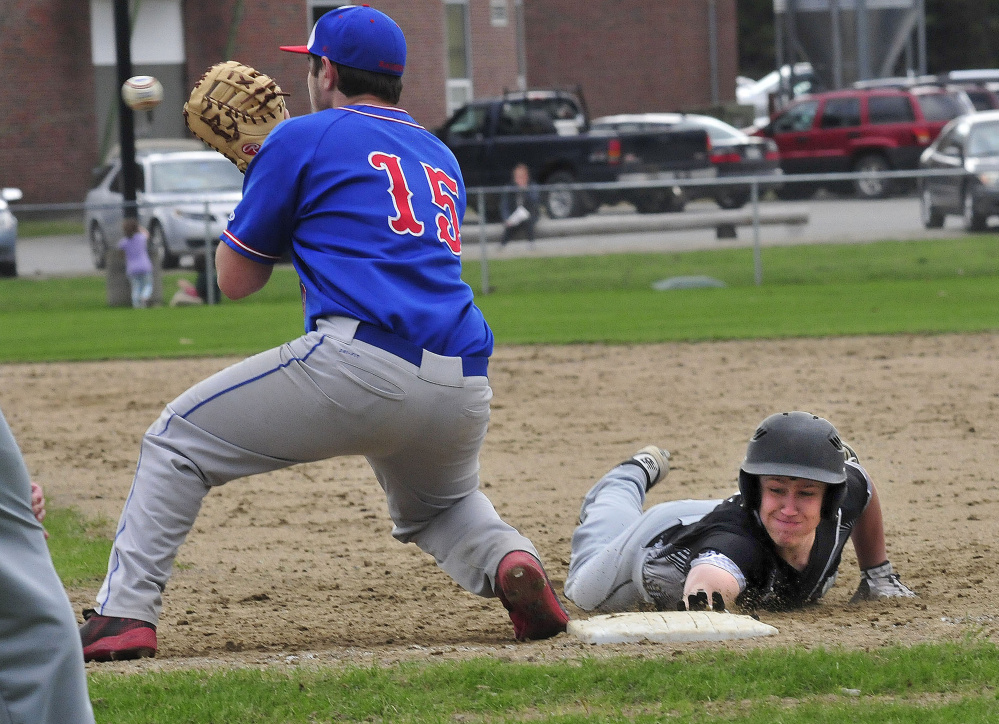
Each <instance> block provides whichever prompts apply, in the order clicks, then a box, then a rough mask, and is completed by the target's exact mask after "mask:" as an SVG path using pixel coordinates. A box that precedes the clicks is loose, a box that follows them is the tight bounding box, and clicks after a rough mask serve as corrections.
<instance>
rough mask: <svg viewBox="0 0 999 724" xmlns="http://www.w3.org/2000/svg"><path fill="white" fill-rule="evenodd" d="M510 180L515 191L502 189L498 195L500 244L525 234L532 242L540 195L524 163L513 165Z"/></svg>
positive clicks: (503, 244) (539, 206)
mask: <svg viewBox="0 0 999 724" xmlns="http://www.w3.org/2000/svg"><path fill="white" fill-rule="evenodd" d="M511 180H512V181H513V184H514V185H515V186H517V190H516V191H504V192H503V193H502V194H501V195H500V216H501V218H502V219H503V238H502V239H501V241H500V245H501V246H506V245H507V244H508V243H509V242H510V241H511V240H512V239H514V238H515V237H519V236H526V237H527V240H528V242H530V243H531V244H533V243H534V225H535V224H536V223H537V221H538V214H539V211H540V208H541V195H540V194H539V193H538V189H537V188H536V187H535V186H532V185H531V172H530V170H529V169H528V168H527V164H526V163H518V164H517V165H516V166H514V167H513V172H512V173H511Z"/></svg>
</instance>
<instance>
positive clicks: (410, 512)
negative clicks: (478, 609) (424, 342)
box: [97, 322, 535, 623]
mask: <svg viewBox="0 0 999 724" xmlns="http://www.w3.org/2000/svg"><path fill="white" fill-rule="evenodd" d="M353 324H354V325H356V322H354V323H353ZM320 328H321V330H323V331H324V332H326V334H323V333H320V332H314V333H310V334H307V335H305V336H304V337H301V338H299V339H297V340H294V341H292V342H290V343H289V344H286V345H282V346H281V347H278V348H276V349H273V350H269V351H267V352H264V353H262V354H260V355H256V356H255V357H251V358H249V359H248V360H244V361H243V362H240V363H238V364H236V365H234V366H232V367H230V368H228V369H226V370H223V371H222V372H220V373H218V374H216V375H214V376H212V377H210V378H209V379H207V380H205V381H204V382H201V383H199V384H197V385H195V386H194V387H192V388H191V389H190V390H188V391H187V392H185V393H184V394H183V395H181V396H180V397H179V398H177V399H176V400H175V401H174V402H172V403H170V405H168V406H167V409H166V410H165V411H164V413H163V415H162V416H161V418H160V420H159V421H157V423H155V424H154V425H153V426H152V427H151V428H150V429H149V431H148V432H147V433H146V435H145V437H144V439H143V444H142V451H141V455H140V459H139V463H138V466H137V468H136V475H135V478H134V480H133V484H132V490H131V492H130V494H129V497H128V500H127V501H126V504H125V508H124V510H123V512H122V517H121V521H120V523H119V527H118V533H117V535H116V538H115V543H114V547H113V549H112V553H111V559H110V561H109V567H108V575H107V577H106V578H105V582H104V585H103V586H102V588H101V591H100V593H99V594H98V598H97V601H98V604H99V608H98V612H99V613H101V614H103V615H110V616H125V617H128V618H137V619H141V620H144V621H150V622H152V623H156V621H157V620H158V617H159V612H160V609H161V605H162V604H161V593H162V591H163V589H164V588H165V586H166V583H167V580H168V578H169V576H170V571H171V568H172V564H173V560H174V557H175V555H176V553H177V549H178V548H179V546H180V545H181V544H182V543H183V541H184V539H185V538H186V536H187V534H188V532H189V531H190V528H191V526H192V525H193V524H194V520H195V518H196V517H197V514H198V511H199V510H200V507H201V502H202V500H203V498H204V496H205V495H206V494H207V492H208V490H209V489H210V487H211V486H214V485H221V484H223V483H226V482H228V481H230V480H233V479H235V478H238V477H243V476H246V475H252V474H255V473H260V472H266V471H269V470H275V469H278V468H282V467H287V466H289V465H293V464H295V463H299V462H307V461H314V460H322V459H326V458H330V457H335V456H339V455H364V456H366V457H367V459H368V460H369V462H370V463H371V465H372V466H373V468H374V469H375V472H376V475H377V477H378V479H379V482H380V483H381V485H382V487H383V488H384V489H385V492H386V495H387V498H388V506H389V512H390V514H391V515H392V518H393V520H394V521H395V523H396V530H395V531H394V535H395V536H396V537H397V538H399V539H400V540H402V541H409V540H412V541H413V542H415V543H417V544H418V545H420V547H421V548H423V549H424V550H426V551H428V552H430V553H431V554H433V555H434V557H435V558H436V559H437V561H438V563H439V564H440V565H441V566H442V567H443V568H444V569H445V570H446V571H447V572H448V573H449V574H450V575H451V576H452V577H454V578H455V580H456V581H458V582H459V583H460V584H461V585H462V586H464V587H466V588H468V590H470V591H473V592H475V593H479V594H481V595H488V594H489V593H490V592H491V591H492V585H491V582H489V581H488V580H484V575H483V572H484V573H485V579H488V578H489V576H491V575H493V573H494V572H495V565H496V564H498V559H499V558H501V557H502V555H503V554H505V553H506V552H509V551H510V550H518V549H520V550H528V551H530V552H532V553H533V552H535V551H534V548H533V546H531V544H530V541H528V540H527V539H526V538H523V536H520V534H519V533H517V532H516V531H515V530H514V529H513V528H511V527H510V526H508V525H507V524H505V523H503V522H502V521H501V520H500V519H499V516H498V515H497V514H496V512H495V510H493V508H492V506H491V505H490V504H488V501H485V504H483V500H484V497H483V498H482V499H480V497H482V496H481V494H480V493H477V490H478V452H479V447H480V446H481V444H482V439H483V437H484V435H485V430H486V426H487V424H488V419H489V400H490V398H491V395H492V391H491V390H490V389H489V385H488V381H487V380H486V378H484V377H468V378H463V377H462V376H461V367H460V363H459V364H458V365H457V368H455V366H454V365H453V362H454V359H452V358H437V359H436V360H435V359H433V358H432V357H433V356H430V358H428V356H427V355H425V358H424V365H422V366H420V367H417V366H416V365H412V364H409V363H407V362H405V361H403V360H400V359H399V358H398V357H395V356H394V355H391V354H389V353H387V352H384V351H383V350H380V349H378V348H375V347H372V346H370V345H368V344H365V343H363V342H357V341H354V340H353V326H349V328H345V327H344V326H343V325H328V324H325V323H324V322H321V326H320ZM334 334H336V335H337V336H336V337H334V336H332V335H334ZM455 374H456V376H455ZM430 380H434V381H430ZM466 498H467V499H468V500H466ZM452 508H454V510H452Z"/></svg>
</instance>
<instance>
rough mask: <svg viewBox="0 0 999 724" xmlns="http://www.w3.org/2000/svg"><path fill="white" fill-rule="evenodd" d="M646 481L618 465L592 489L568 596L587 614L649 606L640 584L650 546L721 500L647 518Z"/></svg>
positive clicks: (674, 505) (669, 507) (654, 511)
mask: <svg viewBox="0 0 999 724" xmlns="http://www.w3.org/2000/svg"><path fill="white" fill-rule="evenodd" d="M644 502H645V476H644V473H643V472H642V471H641V469H640V468H638V467H637V466H635V465H630V464H629V465H619V466H617V467H616V468H614V469H613V470H611V471H610V472H608V473H607V474H606V475H605V476H604V477H603V478H601V479H600V481H599V482H598V483H597V484H596V485H595V486H594V487H593V488H591V489H590V491H589V493H587V495H586V497H585V498H584V500H583V506H582V509H581V511H580V516H579V517H580V521H581V522H580V525H579V527H577V528H576V530H575V532H574V533H573V535H572V551H571V557H570V559H569V574H568V576H567V577H566V581H565V595H566V597H567V598H568V599H569V600H570V601H572V602H573V603H575V604H576V605H577V606H579V607H580V608H582V609H583V610H586V611H600V612H613V611H628V610H634V609H636V608H638V607H639V606H640V605H641V604H643V603H651V602H652V599H651V597H650V596H649V595H648V593H646V591H645V587H644V585H643V583H642V564H643V563H644V562H645V556H646V552H647V550H648V549H647V548H646V546H647V544H648V543H649V541H651V540H652V539H653V538H655V537H656V536H657V535H658V534H660V533H661V532H663V531H664V530H667V529H669V528H672V527H674V526H676V525H684V524H690V523H693V522H694V521H695V520H697V519H699V518H700V517H702V516H703V515H705V514H706V513H708V512H709V511H711V510H712V509H714V507H715V506H716V505H718V503H719V502H721V501H718V500H707V501H706V500H677V501H671V502H668V503H660V504H659V505H654V506H652V507H651V508H649V510H648V511H645V512H643V510H642V507H643V504H644Z"/></svg>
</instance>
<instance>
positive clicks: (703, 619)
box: [568, 611, 778, 644]
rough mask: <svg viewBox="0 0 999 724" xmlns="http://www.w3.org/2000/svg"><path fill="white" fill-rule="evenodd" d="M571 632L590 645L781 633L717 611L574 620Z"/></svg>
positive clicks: (738, 615)
mask: <svg viewBox="0 0 999 724" xmlns="http://www.w3.org/2000/svg"><path fill="white" fill-rule="evenodd" d="M568 631H569V633H570V634H571V635H573V636H575V637H576V638H578V639H580V640H581V641H583V642H584V643H588V644H622V643H637V642H639V641H655V642H661V643H671V642H679V643H683V642H690V641H728V640H732V639H745V638H752V637H754V636H772V635H773V634H775V633H778V631H777V629H776V628H774V627H773V626H769V625H767V624H765V623H761V622H759V621H757V620H756V619H755V618H753V617H751V616H743V615H741V614H734V613H721V612H717V611H655V612H649V613H645V612H635V613H610V614H605V615H602V616H593V617H591V618H588V619H573V620H571V621H569V628H568Z"/></svg>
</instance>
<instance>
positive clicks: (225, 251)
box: [215, 245, 274, 299]
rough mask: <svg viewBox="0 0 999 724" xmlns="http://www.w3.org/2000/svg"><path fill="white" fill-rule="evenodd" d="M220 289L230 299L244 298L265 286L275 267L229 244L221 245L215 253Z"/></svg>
mask: <svg viewBox="0 0 999 724" xmlns="http://www.w3.org/2000/svg"><path fill="white" fill-rule="evenodd" d="M215 265H216V267H217V269H218V285H219V289H220V290H221V291H222V293H223V294H225V295H226V296H227V297H228V298H229V299H242V298H243V297H248V296H249V295H251V294H253V293H254V292H256V291H258V290H260V289H261V288H263V286H264V285H265V284H267V281H268V280H269V279H270V278H271V272H272V271H274V267H272V266H271V265H270V264H260V263H258V262H255V261H252V260H250V259H247V258H246V257H244V256H242V255H240V254H237V253H236V252H234V251H233V250H232V249H230V248H229V247H227V246H224V245H222V246H219V249H218V252H217V253H216V255H215Z"/></svg>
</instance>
